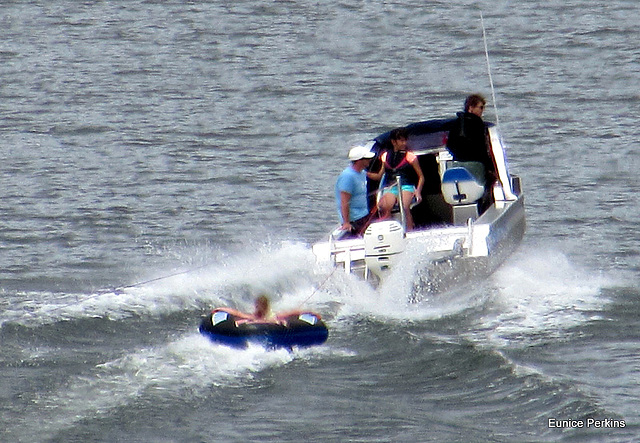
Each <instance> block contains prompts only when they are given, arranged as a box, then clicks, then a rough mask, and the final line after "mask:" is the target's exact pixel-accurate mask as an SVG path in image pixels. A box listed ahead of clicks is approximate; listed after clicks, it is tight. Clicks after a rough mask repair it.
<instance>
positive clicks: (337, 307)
mask: <svg viewBox="0 0 640 443" xmlns="http://www.w3.org/2000/svg"><path fill="white" fill-rule="evenodd" d="M1 3H2V8H1V10H0V60H1V61H2V63H1V64H0V79H1V82H0V117H1V118H0V156H1V158H0V173H1V176H2V187H1V191H2V196H1V198H0V343H1V346H0V380H1V382H0V400H1V401H0V440H2V441H25V442H26V441H29V442H31V441H60V442H63V441H64V442H70V441H77V442H85V441H104V442H114V441H122V442H150V441H153V442H169V441H171V442H204V441H224V442H226V441H238V442H241V441H242V442H244V441H318V442H333V441H335V442H341V441H351V442H371V441H380V442H387V441H395V442H405V441H406V442H415V441H425V442H426V441H433V442H443V441H452V442H453V441H460V442H472V441H473V442H476V441H477V442H486V441H496V442H498V441H499V442H532V441H553V442H555V441H575V442H585V441H593V442H600V441H607V442H627V441H632V440H637V439H638V438H640V413H639V412H638V411H639V410H640V407H639V404H640V384H639V381H640V357H639V351H640V344H639V339H640V314H639V309H640V283H639V279H638V276H639V272H640V233H639V232H638V229H637V227H638V222H637V221H638V217H639V216H640V209H639V208H640V206H639V205H638V204H637V196H638V192H640V185H639V183H638V179H637V171H638V170H639V167H640V154H639V149H638V148H639V135H638V129H637V127H638V117H637V115H638V108H639V106H640V92H639V90H638V85H639V84H640V49H639V48H638V44H637V42H638V41H639V40H640V31H639V30H638V21H637V17H638V13H639V12H640V11H639V10H640V6H639V4H638V3H637V1H636V0H611V1H607V2H603V1H588V0H562V1H560V0H553V1H538V0H536V1H529V2H520V3H514V2H508V1H504V0H497V1H492V2H489V1H481V2H477V1H462V2H453V3H452V2H442V1H411V0H398V1H394V2H374V1H366V0H360V1H351V2H347V1H341V0H327V1H324V2H316V1H308V0H300V1H295V2H294V1H285V0H282V1H266V0H254V1H246V0H236V1H233V2H231V1H223V0H216V1H201V2H186V1H163V2H161V1H142V0H131V1H127V2H114V1H89V2H76V1H63V0H51V1H49V2H36V1H33V0H17V1H11V2H9V1H3V2H1ZM481 10H482V13H483V16H484V25H485V28H486V35H487V46H488V49H489V57H490V64H491V74H492V79H493V83H494V86H495V100H494V98H493V97H492V90H491V84H490V81H489V76H488V72H487V63H486V60H485V52H484V43H483V37H482V25H481V21H480V11H481ZM471 92H481V93H483V94H485V95H486V96H487V97H488V98H489V108H488V109H487V112H486V113H485V118H486V119H487V120H490V121H494V122H495V121H496V118H497V120H498V122H499V128H500V130H501V132H502V134H503V137H504V139H505V141H506V143H507V144H508V146H509V151H508V156H509V160H510V167H511V171H512V172H514V173H517V174H518V175H520V176H521V177H522V180H523V187H524V190H525V193H526V199H527V223H528V230H527V234H526V235H525V239H524V242H523V244H522V245H521V247H520V248H519V250H518V251H517V252H516V253H515V254H514V255H513V256H512V257H511V258H510V260H509V261H508V262H506V263H505V264H504V265H503V266H502V267H501V268H500V269H499V270H498V271H497V272H496V273H495V274H494V275H492V276H491V277H490V278H489V279H487V280H486V281H483V282H482V283H480V284H477V285H475V286H473V287H466V288H459V289H457V290H453V291H451V292H450V293H447V294H443V295H442V296H437V297H431V298H425V299H424V300H423V301H422V302H420V303H417V304H415V303H409V302H408V294H406V293H404V292H403V290H402V289H398V288H389V287H385V288H384V290H382V291H374V290H372V289H371V288H369V287H368V286H367V285H366V284H364V283H362V282H359V281H357V280H355V279H352V278H350V277H347V276H344V275H341V274H339V273H334V274H330V273H329V271H328V270H327V269H322V268H320V267H318V266H317V265H316V264H315V262H314V258H313V254H312V253H311V248H310V245H311V244H312V243H313V242H314V241H316V240H319V239H321V238H322V237H323V236H324V235H325V234H326V233H327V232H328V231H329V230H330V229H332V228H333V227H334V226H335V224H336V223H337V215H336V212H335V206H334V202H333V198H332V195H333V185H334V181H335V178H336V176H337V174H339V172H340V171H341V170H342V169H343V168H344V167H345V165H346V164H347V160H346V153H347V151H348V148H349V146H350V145H351V144H354V143H358V142H362V141H365V140H367V139H370V138H371V137H373V136H376V135H377V134H379V133H381V132H384V131H387V130H389V129H391V128H393V127H395V126H399V125H404V124H407V123H410V122H416V121H421V120H426V119H429V118H444V117H451V116H453V115H454V114H455V112H457V111H459V110H460V109H461V106H462V102H463V100H464V97H465V96H466V95H467V94H468V93H471ZM262 292H265V293H268V294H270V296H271V298H272V301H273V304H274V308H275V310H286V309H292V308H296V307H298V306H300V305H303V306H304V307H306V308H309V309H312V310H315V311H317V312H319V313H321V314H322V315H323V317H324V319H325V320H326V322H327V324H328V326H329V329H330V336H329V340H328V341H327V343H326V344H325V345H323V346H320V347H316V348H311V349H306V350H297V351H294V352H292V353H289V352H287V351H275V352H273V351H272V352H268V351H265V350H263V349H261V348H250V349H247V350H246V351H237V350H230V349H227V348H224V347H220V346H215V345H213V344H212V343H210V342H209V341H207V339H205V338H204V337H202V336H200V335H199V333H198V331H197V327H198V324H199V321H200V317H201V315H203V314H204V313H206V312H208V310H210V309H211V308H212V307H215V306H220V305H229V306H233V307H235V308H238V309H243V310H249V309H251V305H252V300H253V298H254V297H255V295H256V294H259V293H262ZM622 426H624V427H622Z"/></svg>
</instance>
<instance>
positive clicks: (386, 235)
mask: <svg viewBox="0 0 640 443" xmlns="http://www.w3.org/2000/svg"><path fill="white" fill-rule="evenodd" d="M404 249H405V238H404V229H403V228H402V225H401V224H400V223H398V222H397V221H395V220H385V221H379V222H375V223H371V224H370V225H369V227H368V228H367V230H366V231H365V232H364V262H365V264H366V266H367V269H368V270H369V271H371V272H372V273H374V274H375V275H376V276H377V277H378V278H381V277H382V275H383V273H384V271H386V270H388V269H390V268H391V267H392V265H393V264H394V262H395V261H396V259H397V258H398V256H399V255H400V253H401V252H403V251H404Z"/></svg>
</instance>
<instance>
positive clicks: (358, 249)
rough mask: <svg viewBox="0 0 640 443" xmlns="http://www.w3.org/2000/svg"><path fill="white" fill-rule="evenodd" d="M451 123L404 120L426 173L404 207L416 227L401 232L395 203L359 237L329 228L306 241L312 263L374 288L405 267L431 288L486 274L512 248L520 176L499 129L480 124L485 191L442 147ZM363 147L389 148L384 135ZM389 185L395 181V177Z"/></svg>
mask: <svg viewBox="0 0 640 443" xmlns="http://www.w3.org/2000/svg"><path fill="white" fill-rule="evenodd" d="M454 121H455V120H429V121H425V122H420V123H414V124H411V125H408V126H407V130H408V132H409V138H408V141H407V146H408V149H409V150H412V151H413V152H414V153H415V154H416V155H417V156H418V159H419V162H420V166H421V168H422V171H423V173H424V176H425V178H426V183H425V186H424V188H423V191H422V202H420V204H418V205H416V206H414V207H412V208H411V214H412V216H413V220H414V223H415V229H414V230H411V231H409V232H406V229H405V214H403V213H402V212H403V211H402V205H398V207H399V208H400V209H399V210H398V211H397V212H396V213H395V214H394V215H393V217H392V218H391V219H386V220H374V221H373V222H372V223H371V224H370V225H369V226H368V228H367V229H366V231H365V232H364V235H363V236H362V237H357V238H342V237H341V236H342V235H343V234H344V233H343V232H342V231H339V230H338V229H336V230H334V231H333V232H332V233H331V234H329V236H328V238H327V239H326V240H325V241H321V242H318V243H316V244H315V245H313V252H314V254H315V256H316V260H317V262H318V263H321V264H329V265H331V266H335V267H337V268H338V269H340V270H343V271H344V272H346V273H351V274H356V275H358V276H360V277H361V278H363V279H365V280H368V281H370V282H371V283H372V284H373V285H374V286H377V285H378V284H380V283H381V282H383V281H384V280H385V279H387V278H388V277H389V276H390V275H393V273H394V270H396V269H402V271H400V272H406V270H407V269H408V270H412V272H413V273H414V276H413V282H414V283H413V285H414V289H417V290H418V291H420V292H429V293H437V292H441V291H443V290H446V289H449V288H450V287H451V286H452V285H454V284H456V283H462V282H469V281H471V280H474V279H476V278H483V277H486V276H487V275H489V274H490V273H492V272H493V271H494V270H495V269H496V268H497V267H498V266H499V265H500V264H501V263H502V262H503V261H504V260H505V259H506V258H507V257H508V256H509V255H510V254H511V253H512V252H513V251H514V250H515V249H516V247H517V246H518V244H519V243H520V242H521V240H522V237H523V235H524V232H525V211H524V195H523V192H522V186H521V181H520V178H519V177H518V176H516V175H513V174H511V173H510V172H509V169H508V164H507V159H506V155H505V145H504V143H503V141H502V139H501V137H500V135H499V133H498V129H497V127H496V126H495V125H493V124H491V123H486V126H487V132H488V139H489V145H490V146H489V152H490V156H491V157H492V159H493V161H494V166H495V176H496V180H495V182H494V183H493V186H492V188H490V189H488V190H485V187H484V185H481V184H479V183H478V182H477V181H476V180H475V179H474V177H473V175H472V174H470V173H469V171H468V170H467V169H465V168H464V167H461V165H460V164H456V162H453V159H452V156H451V154H450V152H449V151H448V150H447V148H446V140H447V136H448V132H449V128H450V127H451V125H452V124H453V122H454ZM368 146H369V147H370V149H371V150H372V151H374V152H376V153H378V154H380V153H381V152H382V151H383V150H385V149H387V148H388V146H389V133H385V134H382V135H380V136H378V137H376V138H375V139H374V140H373V141H371V142H369V143H368ZM462 166H464V164H462ZM372 169H373V170H375V168H374V167H372ZM395 185H396V186H401V184H400V183H399V180H398V181H397V182H396V184H395ZM376 186H377V184H375V183H374V184H373V188H374V189H373V193H375V192H376V191H375V188H376ZM378 192H379V190H378ZM485 193H486V194H489V195H490V197H489V198H488V199H487V196H486V195H485ZM483 195H484V197H483ZM378 198H379V197H378ZM483 202H484V203H483ZM372 205H375V200H374V201H373V202H372Z"/></svg>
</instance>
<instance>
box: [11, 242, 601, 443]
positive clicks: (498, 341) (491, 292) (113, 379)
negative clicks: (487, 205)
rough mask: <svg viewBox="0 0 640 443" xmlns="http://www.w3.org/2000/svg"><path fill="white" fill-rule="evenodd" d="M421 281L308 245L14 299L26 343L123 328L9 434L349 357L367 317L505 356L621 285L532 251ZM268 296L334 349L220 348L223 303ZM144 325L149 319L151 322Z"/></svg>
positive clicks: (562, 327) (29, 352)
mask: <svg viewBox="0 0 640 443" xmlns="http://www.w3.org/2000/svg"><path fill="white" fill-rule="evenodd" d="M333 269H335V268H333ZM394 272H396V271H394ZM410 275H411V272H410V270H409V271H408V272H406V273H403V272H396V274H395V275H394V276H393V278H391V279H389V280H388V281H387V282H386V283H385V285H383V286H381V287H380V288H379V289H378V290H374V289H373V288H372V287H371V286H369V285H368V284H367V283H366V282H363V281H361V280H360V279H357V278H356V277H354V276H352V275H348V274H344V273H343V272H339V271H338V272H336V271H335V270H330V269H321V268H319V267H318V265H316V263H315V261H314V259H313V254H312V253H311V251H310V250H309V248H308V247H306V246H304V245H301V244H291V243H286V244H282V245H278V246H273V245H271V246H265V247H264V248H263V249H262V250H260V251H259V252H257V253H254V254H253V255H242V256H235V257H230V258H229V259H227V260H226V261H225V262H224V263H218V264H215V265H212V266H207V267H202V268H199V269H198V270H196V271H192V272H185V273H179V274H177V275H174V276H172V277H168V278H162V279H152V280H151V281H150V283H148V284H144V285H135V286H133V287H130V288H127V289H124V290H121V291H106V292H100V293H95V294H84V295H83V294H55V293H37V294H35V293H32V294H9V296H8V297H6V298H5V300H4V301H5V305H6V308H7V309H6V310H5V311H4V312H3V313H2V314H1V316H0V325H1V327H0V332H2V331H3V330H5V331H6V329H7V327H8V328H9V330H10V332H9V335H10V336H11V337H12V338H14V339H15V340H16V341H19V340H22V339H21V338H20V337H21V336H22V335H25V336H31V334H33V332H29V330H31V331H36V334H39V335H41V336H45V335H46V334H47V332H46V331H49V330H50V328H51V326H52V325H57V326H56V327H55V328H54V329H56V330H57V333H58V334H63V335H64V334H65V332H64V331H69V330H72V329H73V328H74V325H75V328H86V327H91V323H87V322H92V321H99V322H101V324H103V325H104V324H107V325H109V324H110V325H111V326H103V328H104V329H105V330H108V331H114V332H113V337H111V338H108V341H109V345H110V346H111V350H109V352H106V353H105V354H104V355H111V356H115V357H114V358H105V359H104V360H107V361H98V362H97V364H95V365H94V366H93V367H89V369H87V366H86V365H85V366H83V365H79V366H78V369H77V371H76V374H75V375H73V374H71V375H70V376H69V377H68V379H67V380H66V381H65V382H64V383H62V384H61V385H60V387H58V388H53V389H52V390H51V391H49V392H43V393H41V394H39V395H38V396H37V398H35V399H34V400H33V405H32V406H35V408H33V407H31V408H29V410H28V411H27V412H26V413H24V411H17V410H15V411H13V412H15V415H16V416H19V417H21V418H19V419H17V420H15V421H14V423H13V424H12V425H11V427H10V428H8V429H7V435H8V436H11V435H15V436H20V438H25V437H26V436H25V434H24V432H26V431H25V424H27V423H32V422H40V423H45V424H44V425H43V427H40V428H39V429H38V430H37V434H36V433H35V431H34V435H33V436H32V437H34V439H36V440H37V439H41V438H42V437H43V436H46V435H49V436H54V435H55V434H56V432H60V431H61V430H64V429H66V428H69V427H72V426H73V423H74V422H76V421H78V420H81V419H83V418H87V417H96V416H100V415H101V414H103V413H108V411H110V410H113V409H114V408H120V407H127V406H128V405H131V404H132V403H136V402H140V401H145V399H146V398H154V397H157V396H156V394H158V393H161V395H162V396H176V397H178V396H181V395H184V394H185V393H188V395H189V396H190V397H193V398H199V396H204V397H206V396H212V395H215V392H216V389H219V388H221V387H234V386H239V387H245V386H248V385H251V384H252V383H255V382H256V381H255V377H254V376H255V374H257V373H259V372H261V371H264V370H265V369H267V368H274V367H279V366H284V365H287V364H288V363H290V362H291V361H293V360H295V359H316V358H322V356H324V355H326V354H330V355H340V356H342V357H345V358H349V357H351V356H353V355H354V352H355V351H353V350H352V349H357V346H354V347H351V346H350V345H349V341H348V340H347V339H346V338H345V337H348V336H350V335H351V332H350V331H349V328H353V327H354V319H358V318H362V317H365V318H373V319H375V320H376V321H378V322H383V323H387V324H389V325H390V326H393V325H394V324H395V325H398V327H402V324H405V323H406V322H407V321H409V322H411V323H413V324H416V323H420V324H426V325H429V323H430V321H432V320H438V321H441V320H443V319H445V320H447V321H453V322H459V323H460V325H458V327H457V328H456V329H458V330H459V331H460V332H461V334H460V337H457V338H456V340H459V339H460V338H462V339H465V340H468V341H471V342H473V343H475V344H477V345H479V346H488V347H490V348H492V349H497V350H500V349H508V348H510V347H514V346H521V345H522V344H523V343H525V344H527V343H530V342H531V341H535V340H540V339H541V337H546V338H557V337H558V336H560V335H562V334H565V333H566V332H567V331H568V330H569V329H570V328H572V327H573V326H575V325H578V324H580V323H582V322H587V321H590V320H593V319H597V318H599V315H600V314H599V313H600V312H601V311H602V308H603V305H604V304H606V303H607V300H606V299H605V298H604V297H602V295H601V292H602V289H603V288H604V287H606V286H608V285H611V284H612V282H611V281H610V280H609V279H607V278H605V277H603V276H593V275H591V274H590V273H589V272H588V270H584V269H580V268H579V267H577V266H575V265H573V264H572V263H570V261H569V260H568V259H567V258H566V256H564V255H563V254H562V253H559V252H554V251H549V250H531V249H528V250H522V251H520V252H518V253H516V254H514V255H513V256H512V258H511V260H510V261H509V262H508V263H506V264H505V265H503V267H502V268H500V269H499V270H498V271H497V272H496V273H494V274H493V275H492V276H491V277H489V278H488V279H487V280H485V281H482V282H479V283H477V284H474V285H471V286H470V285H467V286H463V287H460V288H457V289H453V290H451V291H449V292H446V293H442V294H438V295H433V296H429V297H424V298H423V299H421V300H420V301H418V302H415V301H413V302H412V301H411V299H410V293H411V283H410V277H409V276H410ZM258 293H267V294H269V295H270V296H271V298H272V301H273V308H274V310H276V311H280V310H289V309H297V308H300V307H304V308H308V309H313V310H314V311H317V312H319V313H320V314H321V315H322V316H323V317H324V319H325V321H326V323H327V325H328V327H329V331H330V332H329V341H328V342H327V344H326V345H325V346H320V347H317V348H309V349H302V350H294V352H288V351H286V350H276V351H273V350H270V351H267V350H265V349H264V348H262V347H259V346H250V347H249V348H248V349H245V350H237V349H231V348H227V347H225V346H221V345H215V344H212V343H211V341H210V340H208V339H207V338H206V337H203V336H201V335H200V334H198V333H197V327H198V324H199V320H200V314H203V313H206V312H207V311H208V310H209V309H211V308H212V307H215V306H220V305H230V306H232V307H235V308H237V309H241V310H250V307H251V305H252V303H253V299H254V298H255V295H256V294H258ZM176 317H177V318H178V319H177V320H176ZM149 318H151V320H149ZM154 319H155V320H154ZM463 319H464V320H463ZM141 320H146V321H147V323H143V324H142V325H140V321H141ZM87 324H88V325H89V326H87ZM134 324H135V326H134ZM65 325H66V326H65ZM461 325H463V326H461ZM60 326H64V327H60ZM147 327H149V328H152V330H150V331H149V332H148V333H149V334H156V333H157V337H156V339H155V341H154V340H152V341H151V343H152V344H151V345H145V344H144V341H142V342H140V341H135V340H132V339H131V337H130V336H131V335H135V332H136V331H137V330H138V329H141V328H147ZM65 328H67V329H65ZM428 329H433V328H429V327H428ZM436 329H437V328H436ZM16 331H17V332H16ZM25 331H27V332H25ZM60 331H62V332H60ZM119 331H121V332H119ZM131 331H134V332H131ZM160 331H162V334H160V333H159V332H160ZM432 332H433V334H431V335H433V336H434V337H435V336H442V337H444V338H443V340H447V338H446V337H445V336H446V334H441V333H440V331H437V330H434V331H432ZM67 333H68V332H67ZM78 334H80V335H81V334H82V333H81V332H78V333H77V334H72V335H73V337H72V338H69V337H66V338H65V337H60V340H59V341H60V343H66V342H67V341H68V340H71V341H73V340H74V339H75V338H74V337H77V336H78ZM333 334H335V336H334V337H335V338H334V340H335V342H334V343H333V344H332V335H333ZM434 334H435V335H434ZM14 336H15V337H14ZM119 340H121V342H122V349H120V350H118V346H119V345H118V341H119ZM55 343H56V341H53V342H52V343H49V346H52V348H51V350H50V351H51V352H50V354H51V355H49V357H47V355H44V354H46V353H47V350H46V349H45V346H40V347H37V348H32V349H29V348H28V347H27V348H25V349H22V350H21V351H20V352H21V353H20V355H19V356H18V357H16V359H18V358H19V360H20V361H21V362H22V363H21V364H23V365H24V364H27V365H28V364H29V362H33V364H35V365H40V364H42V361H47V362H49V363H47V364H55V360H56V358H54V357H53V354H57V352H58V351H56V350H55V349H54V348H53V347H55ZM126 343H134V345H133V349H131V348H125V347H126V346H127V345H126ZM135 343H138V344H137V345H136V344H135ZM153 343H155V344H153ZM337 343H340V344H339V345H338V344H337ZM345 343H346V345H345ZM63 346H66V345H63ZM114 348H115V350H114ZM62 351H66V352H70V353H71V354H73V352H75V351H73V350H71V351H70V350H69V349H62ZM43 353H44V354H43ZM98 358H100V357H98ZM38 362H40V363H38ZM14 407H15V406H12V408H14ZM17 408H20V406H17ZM19 412H20V413H19Z"/></svg>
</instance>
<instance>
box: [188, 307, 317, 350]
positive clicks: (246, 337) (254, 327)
mask: <svg viewBox="0 0 640 443" xmlns="http://www.w3.org/2000/svg"><path fill="white" fill-rule="evenodd" d="M237 320H242V319H241V318H240V317H237V316H235V315H233V314H231V313H229V312H226V311H223V310H215V311H213V312H212V313H211V314H209V315H207V316H206V317H204V318H203V319H202V321H201V322H200V328H199V329H200V333H201V334H202V335H204V336H206V337H209V339H211V340H212V341H213V342H215V343H220V344H224V345H227V346H231V347H234V348H246V347H247V346H248V345H249V343H255V344H259V345H261V346H264V347H266V348H269V349H275V348H288V349H291V348H293V347H294V346H295V347H307V346H314V345H320V344H322V343H324V342H325V341H327V338H328V336H329V331H328V330H327V326H326V325H325V324H324V322H323V321H322V319H320V316H318V315H317V314H314V313H312V312H299V313H295V314H291V315H289V316H287V317H284V318H279V320H280V323H272V322H253V321H251V322H242V321H240V324H238V323H237V322H236V321H237Z"/></svg>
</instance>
